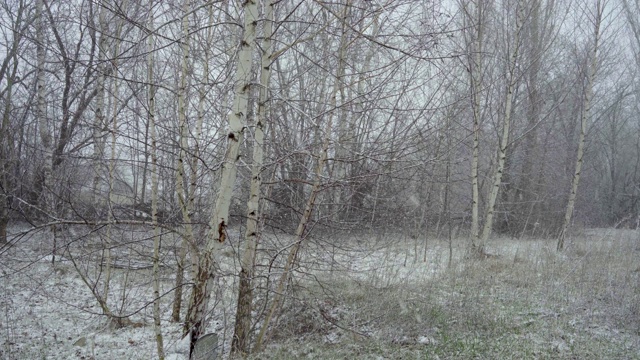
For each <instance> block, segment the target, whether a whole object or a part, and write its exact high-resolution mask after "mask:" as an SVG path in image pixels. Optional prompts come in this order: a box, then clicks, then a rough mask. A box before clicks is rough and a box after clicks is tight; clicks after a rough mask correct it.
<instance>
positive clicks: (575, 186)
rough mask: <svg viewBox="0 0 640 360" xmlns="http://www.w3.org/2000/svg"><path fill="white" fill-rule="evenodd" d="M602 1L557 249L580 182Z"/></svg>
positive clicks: (598, 41) (562, 237)
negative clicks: (574, 160) (573, 169)
mask: <svg viewBox="0 0 640 360" xmlns="http://www.w3.org/2000/svg"><path fill="white" fill-rule="evenodd" d="M603 8H604V6H603V3H602V1H600V0H598V2H597V3H596V18H595V21H594V29H593V36H594V38H593V41H594V43H593V48H592V49H591V51H592V53H591V59H590V60H591V61H590V62H589V63H588V64H589V65H588V69H587V71H588V72H587V86H586V89H585V94H584V103H583V106H582V112H581V114H580V137H579V139H578V153H577V156H576V167H575V171H574V173H573V180H572V181H571V189H570V193H569V200H568V202H567V207H566V209H565V214H564V221H563V224H562V229H561V230H560V235H559V236H558V245H557V249H558V251H561V250H562V249H564V241H565V238H566V236H567V232H568V231H569V227H570V226H571V218H572V216H573V209H574V205H575V202H576V195H577V193H578V185H579V184H580V175H581V172H582V161H583V157H584V143H585V138H586V136H587V124H588V122H589V120H590V119H591V106H592V101H593V82H594V79H595V77H596V73H597V70H598V47H599V45H600V36H601V33H600V25H601V23H602V16H603V15H602V14H603V11H604V10H603Z"/></svg>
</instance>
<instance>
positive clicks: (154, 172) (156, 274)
mask: <svg viewBox="0 0 640 360" xmlns="http://www.w3.org/2000/svg"><path fill="white" fill-rule="evenodd" d="M149 8H150V9H153V0H151V1H150V2H149ZM147 26H148V28H149V37H148V39H147V46H148V49H147V51H148V52H149V53H148V55H147V84H148V98H147V105H148V110H147V111H148V114H147V117H148V122H149V133H150V136H151V222H152V223H153V330H154V333H155V340H156V349H157V351H158V358H159V359H161V360H162V359H164V356H165V355H164V341H163V338H162V322H161V316H160V315H161V312H160V227H159V226H158V146H157V134H156V99H155V96H156V88H155V85H154V69H153V65H154V63H153V61H154V60H153V53H154V50H155V43H154V37H153V31H154V30H153V29H154V20H153V16H152V15H151V13H150V15H149V24H148V25H147ZM144 186H146V184H144Z"/></svg>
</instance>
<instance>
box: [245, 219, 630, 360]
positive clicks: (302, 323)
mask: <svg viewBox="0 0 640 360" xmlns="http://www.w3.org/2000/svg"><path fill="white" fill-rule="evenodd" d="M412 246H413V245H412V244H410V243H409V244H405V246H395V247H392V248H388V249H387V250H386V251H383V252H381V253H378V252H374V253H372V254H371V255H372V256H369V257H367V260H365V261H362V262H358V261H353V262H352V264H354V265H353V267H357V268H359V270H361V272H359V273H356V274H355V276H354V275H353V274H350V273H349V272H344V273H343V274H342V275H339V276H336V275H335V274H334V275H332V276H326V277H325V278H326V279H328V280H326V281H320V282H316V284H315V285H313V283H309V284H308V285H307V286H308V288H306V289H307V290H308V291H306V292H305V293H303V294H300V296H299V297H298V298H297V299H296V300H292V301H290V303H289V309H288V310H289V312H288V314H289V316H286V317H284V319H283V320H281V322H280V324H279V336H278V337H277V338H276V339H274V340H275V343H274V344H272V347H271V349H270V351H268V352H266V353H263V354H259V355H256V357H255V358H256V359H264V358H271V359H300V358H308V359H640V234H639V233H637V232H635V231H624V230H589V231H586V232H585V233H584V234H581V235H580V236H579V237H574V238H573V239H572V242H571V244H570V245H569V248H568V249H567V251H566V252H564V253H563V254H557V253H556V252H555V241H552V240H540V239H528V240H512V239H497V240H493V241H492V242H491V243H490V244H489V253H491V254H493V255H495V256H492V257H490V258H488V259H484V260H469V259H464V258H463V256H462V255H463V254H464V249H463V244H461V243H460V242H457V243H456V244H455V246H456V249H455V250H454V254H455V256H454V261H453V262H452V266H451V268H450V269H447V266H446V263H447V261H446V259H447V258H448V250H447V244H445V243H444V242H435V243H434V244H432V245H431V248H430V249H429V251H428V262H427V263H426V264H425V263H422V262H421V261H417V262H413V259H411V256H412V254H413V252H414V248H412ZM381 251H382V250H381ZM374 254H376V255H374ZM405 256H408V261H406V260H407V258H405ZM367 267H368V268H369V269H370V270H369V271H367V270H365V268H367ZM425 269H426V270H425ZM318 278H320V276H318Z"/></svg>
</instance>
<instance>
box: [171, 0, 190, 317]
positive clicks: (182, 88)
mask: <svg viewBox="0 0 640 360" xmlns="http://www.w3.org/2000/svg"><path fill="white" fill-rule="evenodd" d="M189 3H190V2H189V1H185V2H184V3H183V14H182V42H181V49H182V61H181V65H180V84H179V86H178V91H177V93H178V129H179V132H180V133H179V135H178V136H179V138H180V140H179V146H180V150H179V151H178V166H177V170H176V192H177V195H178V204H179V205H180V211H181V213H182V222H183V223H184V229H185V234H184V236H183V237H182V241H181V244H180V248H179V250H178V252H179V254H178V264H177V271H176V285H175V289H176V291H175V298H174V302H173V313H172V315H171V317H172V319H173V321H175V322H178V321H180V308H181V306H182V285H183V280H184V263H185V259H186V255H187V247H188V246H189V244H190V243H193V226H192V225H191V207H190V205H191V204H190V202H189V200H188V198H189V194H187V193H186V191H187V190H186V187H185V165H184V163H185V160H186V154H187V148H188V146H189V144H188V135H189V131H188V130H189V125H188V124H187V105H186V101H185V97H186V92H187V76H188V74H187V70H188V66H189V12H190V6H189Z"/></svg>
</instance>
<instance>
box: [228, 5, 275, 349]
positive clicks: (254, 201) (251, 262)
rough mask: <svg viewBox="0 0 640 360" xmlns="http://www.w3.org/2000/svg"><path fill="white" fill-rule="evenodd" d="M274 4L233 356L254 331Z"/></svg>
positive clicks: (265, 43)
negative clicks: (254, 292)
mask: <svg viewBox="0 0 640 360" xmlns="http://www.w3.org/2000/svg"><path fill="white" fill-rule="evenodd" d="M272 29H273V3H272V2H271V1H270V0H269V1H267V3H266V4H265V23H264V35H263V40H262V51H263V52H262V57H261V64H260V95H259V99H258V116H257V117H256V127H255V131H254V142H253V165H252V170H251V188H250V193H249V200H248V201H247V229H246V231H245V235H244V237H245V240H246V244H245V249H244V252H243V254H242V258H241V259H240V266H241V269H240V274H239V277H240V285H239V288H238V306H237V310H236V324H235V329H234V336H233V341H232V346H231V352H232V353H241V354H244V353H247V352H248V350H249V344H248V342H249V336H250V333H249V332H250V329H251V311H252V303H253V284H252V282H253V275H254V271H255V257H256V247H257V245H258V238H259V236H258V231H259V229H258V218H259V212H260V209H259V207H260V187H261V185H262V164H263V158H264V128H265V125H266V121H267V101H268V96H269V83H270V79H271V60H272V59H271V55H272V49H271V37H272V36H273V30H272Z"/></svg>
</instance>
